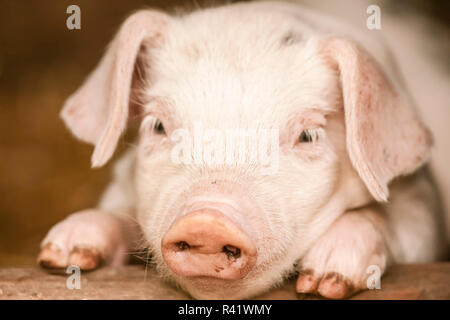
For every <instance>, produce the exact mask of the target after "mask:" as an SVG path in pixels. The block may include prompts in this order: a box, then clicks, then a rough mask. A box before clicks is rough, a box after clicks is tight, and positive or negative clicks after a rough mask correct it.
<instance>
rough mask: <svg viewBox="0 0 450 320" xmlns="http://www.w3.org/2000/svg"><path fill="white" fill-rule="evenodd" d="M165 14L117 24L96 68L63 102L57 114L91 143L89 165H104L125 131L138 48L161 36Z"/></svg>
mask: <svg viewBox="0 0 450 320" xmlns="http://www.w3.org/2000/svg"><path fill="white" fill-rule="evenodd" d="M168 18H169V17H168V16H167V15H166V14H164V13H162V12H158V11H153V10H145V11H139V12H137V13H135V14H133V15H131V16H130V17H129V18H128V19H127V20H126V21H125V22H124V24H123V25H122V26H121V28H120V30H119V32H118V33H117V35H116V36H115V38H114V40H113V41H112V43H111V44H110V46H109V48H108V50H107V51H106V53H105V55H104V56H103V58H102V60H101V61H100V63H99V65H98V66H97V67H96V69H95V70H94V71H93V72H92V73H91V74H90V76H89V77H88V79H87V80H86V81H85V83H84V84H83V85H82V86H81V87H80V88H79V89H78V90H77V91H76V92H75V93H74V94H72V95H71V96H70V97H69V98H68V99H67V101H66V102H65V104H64V107H63V109H62V111H61V117H62V118H63V120H64V121H65V123H66V125H67V126H68V127H69V128H70V129H71V131H72V132H73V133H74V134H75V136H77V137H78V138H79V139H81V140H83V141H86V142H89V143H92V144H94V145H95V150H94V153H93V155H92V158H91V163H92V166H93V167H100V166H102V165H104V164H105V163H106V162H107V161H108V160H109V158H111V156H112V155H113V153H114V150H115V148H116V145H117V142H118V140H119V138H120V136H121V134H122V132H123V131H124V130H125V127H126V124H127V120H128V113H129V105H130V93H131V86H132V81H133V72H134V70H135V65H136V61H137V58H138V55H139V52H140V50H141V48H143V47H146V46H153V45H155V44H156V43H157V42H158V41H159V40H160V38H161V35H162V32H163V30H164V28H165V26H166V24H167V21H168Z"/></svg>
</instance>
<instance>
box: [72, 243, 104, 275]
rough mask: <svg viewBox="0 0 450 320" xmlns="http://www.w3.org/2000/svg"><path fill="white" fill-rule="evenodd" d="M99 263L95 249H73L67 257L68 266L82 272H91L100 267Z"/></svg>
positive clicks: (99, 258)
mask: <svg viewBox="0 0 450 320" xmlns="http://www.w3.org/2000/svg"><path fill="white" fill-rule="evenodd" d="M101 261H102V259H101V254H100V251H98V250H97V249H95V248H83V247H75V248H74V249H73V250H72V252H71V253H70V255H69V264H70V265H76V266H79V267H80V269H82V270H93V269H95V268H97V267H99V266H100V263H101Z"/></svg>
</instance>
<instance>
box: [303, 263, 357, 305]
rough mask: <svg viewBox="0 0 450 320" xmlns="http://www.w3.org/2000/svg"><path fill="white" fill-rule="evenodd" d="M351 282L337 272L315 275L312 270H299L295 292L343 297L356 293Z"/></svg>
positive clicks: (336, 297) (334, 297) (330, 297)
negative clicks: (320, 275)
mask: <svg viewBox="0 0 450 320" xmlns="http://www.w3.org/2000/svg"><path fill="white" fill-rule="evenodd" d="M356 291H357V290H356V289H355V285H354V284H353V282H352V281H351V280H349V279H347V278H345V277H344V276H343V275H342V274H340V273H337V272H329V273H327V274H326V275H324V276H323V277H317V276H315V275H314V272H313V271H312V270H305V271H301V272H300V274H299V276H298V279H297V292H298V293H309V294H319V295H321V296H322V297H324V298H328V299H345V298H348V297H350V296H352V295H353V294H354V293H356Z"/></svg>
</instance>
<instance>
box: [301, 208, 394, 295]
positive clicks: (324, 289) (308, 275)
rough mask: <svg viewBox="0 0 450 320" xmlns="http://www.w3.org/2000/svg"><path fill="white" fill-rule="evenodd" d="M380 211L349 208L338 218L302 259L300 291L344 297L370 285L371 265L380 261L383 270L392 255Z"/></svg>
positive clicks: (377, 264)
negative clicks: (384, 234) (369, 271)
mask: <svg viewBox="0 0 450 320" xmlns="http://www.w3.org/2000/svg"><path fill="white" fill-rule="evenodd" d="M379 211H381V209H380V208H376V207H369V208H364V209H359V210H354V211H349V212H346V213H344V214H343V215H342V216H341V217H340V218H339V219H338V220H337V221H335V222H334V224H333V225H332V226H331V227H330V229H329V230H328V231H327V232H326V233H325V234H323V235H322V236H321V237H320V238H319V239H318V241H317V242H316V243H315V244H314V245H313V247H312V248H311V249H310V250H309V251H308V252H307V253H306V255H305V256H304V257H303V258H302V259H301V260H300V262H299V276H298V279H297V292H300V293H312V294H320V295H321V296H323V297H326V298H331V299H342V298H346V297H349V296H351V295H353V294H354V293H355V292H357V291H359V290H363V289H367V283H366V282H367V278H368V276H369V275H370V274H368V273H367V268H368V267H369V266H371V265H376V266H378V268H379V269H380V273H381V274H382V273H383V272H384V270H385V268H386V265H387V263H388V259H389V254H388V249H387V247H386V245H385V237H384V236H383V230H384V229H385V226H386V221H385V220H384V217H383V216H382V215H381V212H379ZM381 274H380V276H381Z"/></svg>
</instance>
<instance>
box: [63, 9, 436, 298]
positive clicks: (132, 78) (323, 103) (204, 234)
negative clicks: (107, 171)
mask: <svg viewBox="0 0 450 320" xmlns="http://www.w3.org/2000/svg"><path fill="white" fill-rule="evenodd" d="M130 117H138V118H139V119H142V120H141V125H140V130H139V139H138V144H137V147H136V148H133V149H132V150H130V151H129V152H128V154H127V156H126V158H127V159H132V160H130V161H131V162H132V163H133V165H132V166H131V168H132V169H130V170H129V173H128V174H127V176H126V179H127V181H128V182H127V186H128V187H127V190H126V191H123V192H122V193H121V194H119V193H120V192H119V193H118V192H117V191H115V192H116V193H111V192H110V193H109V195H107V196H106V200H105V199H104V201H106V202H107V201H110V202H115V201H116V202H117V198H121V197H124V194H125V193H126V194H128V193H130V194H132V199H130V198H128V199H127V201H128V202H127V203H129V206H130V207H133V210H131V211H130V212H132V213H130V214H131V215H133V217H134V218H135V219H136V220H137V221H138V222H139V226H140V228H141V231H142V234H143V239H142V241H141V242H142V244H143V246H145V247H147V248H148V249H149V250H150V252H151V253H152V259H153V261H154V263H155V265H156V269H157V271H158V272H159V273H160V274H161V276H162V277H164V278H165V279H168V280H170V281H175V282H176V283H178V284H179V285H180V286H181V287H182V288H184V289H185V290H187V291H188V292H189V293H190V294H191V295H193V296H194V297H197V298H245V297H249V296H253V295H255V294H258V293H260V292H262V291H264V290H267V289H269V288H271V287H272V286H274V285H276V284H278V283H280V282H281V281H282V280H283V279H284V278H285V277H286V276H288V275H289V274H291V273H292V272H293V271H294V270H295V266H296V264H297V263H299V261H302V258H303V257H304V256H305V255H306V254H307V253H308V252H309V250H310V249H311V248H312V247H313V246H314V244H315V243H316V242H317V241H318V240H319V239H320V237H322V236H323V235H324V234H326V233H327V230H329V229H330V228H331V226H332V225H333V223H335V222H336V221H337V220H339V219H340V218H341V217H342V216H343V215H345V214H346V213H347V212H349V211H351V210H354V209H357V208H362V207H364V206H367V205H369V204H373V203H376V202H384V201H386V200H387V199H388V197H389V187H388V186H389V183H390V182H391V181H392V180H393V179H394V178H396V177H399V176H401V175H407V174H410V173H412V172H414V171H415V170H416V169H417V168H419V167H420V166H421V165H422V164H423V163H424V162H425V160H426V158H427V156H428V150H429V147H430V144H431V141H430V136H429V133H428V131H427V130H426V129H425V128H424V126H423V125H422V123H421V121H420V120H419V118H418V116H417V115H416V113H415V111H414V109H413V108H412V107H411V106H410V104H409V102H408V101H407V99H406V98H405V96H404V94H402V93H401V92H399V91H398V90H397V89H396V88H395V86H394V85H393V84H392V83H391V81H390V80H389V79H388V78H387V76H386V75H385V74H384V73H383V71H382V69H381V67H380V66H379V64H378V63H377V62H376V61H375V59H374V58H373V57H371V55H370V54H369V53H368V52H367V51H366V50H365V49H363V48H362V47H361V46H360V45H359V44H357V43H355V42H354V41H353V40H351V39H349V38H348V37H345V36H340V35H332V34H327V33H324V32H319V31H318V30H317V28H314V26H311V25H309V24H306V23H305V22H304V21H302V19H299V18H298V17H297V16H295V15H293V14H288V13H287V12H285V10H268V7H266V6H264V5H260V6H258V5H255V4H252V5H248V4H239V5H232V6H226V7H220V8H212V9H206V10H200V11H196V12H193V13H190V14H185V15H181V16H177V17H173V16H169V15H167V14H165V13H162V12H159V11H155V10H145V11H139V12H137V13H135V14H133V15H132V16H130V17H129V18H128V19H127V20H126V21H125V22H124V24H123V25H122V27H121V28H120V30H119V31H118V33H117V35H116V36H115V38H114V40H113V41H112V43H111V44H110V46H109V47H108V49H107V51H106V53H105V55H104V57H103V58H102V60H101V62H100V63H99V65H98V66H97V68H96V69H95V70H94V71H93V73H92V74H91V75H90V76H89V78H88V79H87V80H86V82H85V83H84V84H83V85H82V86H81V88H80V89H79V90H78V91H76V92H75V93H74V94H73V95H72V96H71V97H70V98H69V99H68V100H67V102H66V104H65V106H64V108H63V111H62V118H63V119H64V121H65V122H66V124H67V126H68V127H69V129H70V130H71V131H72V132H73V134H74V135H75V136H76V137H78V138H79V139H81V140H83V141H86V142H89V143H92V144H94V145H95V150H94V153H93V155H92V166H93V167H99V166H102V165H104V164H105V163H106V162H107V161H108V160H109V159H110V158H111V156H112V155H113V153H114V150H115V148H116V146H117V144H118V143H119V140H120V137H121V135H122V134H123V133H124V132H125V130H126V127H127V123H128V121H129V118H130ZM198 128H201V129H202V130H203V131H202V132H206V137H205V135H203V136H202V137H203V140H202V139H200V140H199V139H197V140H196V139H195V137H194V135H195V131H196V130H199V129H198ZM180 130H183V131H182V133H183V134H181V133H180ZM208 130H214V131H213V133H214V134H211V132H212V131H208ZM233 130H241V132H247V133H248V132H252V133H254V134H256V136H257V137H261V136H267V137H269V138H267V139H266V142H267V143H265V145H266V146H269V147H268V148H266V149H267V150H265V151H264V150H263V151H262V153H264V154H265V155H268V159H270V160H271V161H272V160H273V161H275V162H271V163H270V164H268V163H262V162H260V161H257V160H258V159H259V158H256V161H248V160H249V158H250V157H244V161H237V160H236V159H234V158H233V157H230V159H231V160H230V161H228V162H227V161H222V160H224V159H226V156H227V152H228V153H229V152H232V151H230V150H229V149H227V148H225V147H224V145H225V144H224V141H226V133H230V132H232V131H233ZM208 132H209V133H208ZM267 132H271V133H273V132H275V133H276V135H275V136H274V137H275V138H276V139H275V140H273V139H272V140H271V139H270V134H266V133H267ZM208 134H209V137H208ZM191 138H192V139H191ZM263 140H264V139H263ZM199 141H200V142H199ZM180 143H184V144H183V147H182V148H181V149H180V148H178V147H179V146H180ZM207 147H208V148H209V149H207ZM177 148H178V149H177ZM221 148H222V149H221ZM205 149H206V150H207V151H205ZM208 150H209V151H208ZM211 150H213V151H211ZM208 152H209V155H212V160H211V159H210V158H211V157H210V158H208V159H209V160H211V161H209V160H208V159H207V157H206V154H208ZM220 154H222V155H223V157H222V158H221V157H219V156H218V155H220ZM244 154H245V155H247V154H250V150H249V147H248V146H247V147H244ZM177 156H180V157H181V160H179V157H178V158H176V157H177ZM177 159H178V160H177ZM241 160H242V159H241ZM253 160H255V159H253ZM271 165H272V169H274V170H270V171H264V170H262V169H267V167H269V166H271ZM121 183H122V182H121ZM111 194H113V195H111ZM113 198H115V199H113ZM110 208H112V206H110ZM117 210H119V208H118V209H117ZM110 211H114V210H110ZM128 247H129V246H128ZM381 260H382V262H381V263H383V264H386V259H384V258H383V259H381ZM299 265H301V262H300V263H299ZM362 272H365V270H363V271H362ZM324 295H325V296H326V293H325V294H324ZM330 296H331V297H332V296H333V295H330Z"/></svg>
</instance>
